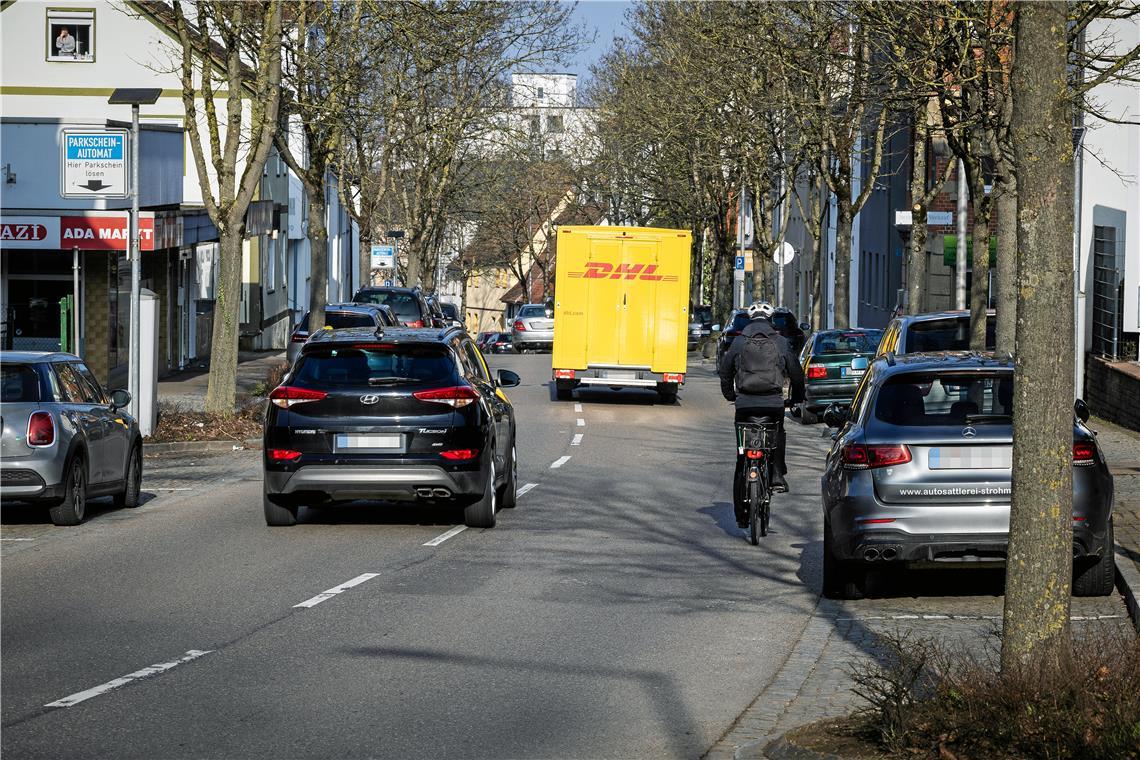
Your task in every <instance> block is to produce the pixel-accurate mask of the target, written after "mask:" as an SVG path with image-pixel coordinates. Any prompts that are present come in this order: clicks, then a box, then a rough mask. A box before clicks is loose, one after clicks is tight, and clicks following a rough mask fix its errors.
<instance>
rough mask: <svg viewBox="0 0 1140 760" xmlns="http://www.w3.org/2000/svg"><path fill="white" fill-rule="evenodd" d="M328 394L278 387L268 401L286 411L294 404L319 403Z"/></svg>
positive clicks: (289, 386) (271, 393) (307, 389)
mask: <svg viewBox="0 0 1140 760" xmlns="http://www.w3.org/2000/svg"><path fill="white" fill-rule="evenodd" d="M328 395H329V394H327V393H325V392H324V391H314V390H312V389H310V388H296V387H294V386H292V385H280V386H278V387H276V388H274V389H273V391H272V392H270V394H269V401H270V402H271V403H272V404H273V405H274V406H279V407H281V408H282V409H288V408H289V407H291V406H293V405H294V404H304V403H306V402H309V401H320V400H322V399H324V398H327V397H328Z"/></svg>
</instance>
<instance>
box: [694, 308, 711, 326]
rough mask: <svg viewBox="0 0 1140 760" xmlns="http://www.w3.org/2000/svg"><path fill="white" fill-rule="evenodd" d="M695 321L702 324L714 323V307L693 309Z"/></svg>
mask: <svg viewBox="0 0 1140 760" xmlns="http://www.w3.org/2000/svg"><path fill="white" fill-rule="evenodd" d="M693 319H694V320H695V321H697V322H701V323H702V324H703V323H705V322H712V307H711V306H698V307H697V308H695V309H693Z"/></svg>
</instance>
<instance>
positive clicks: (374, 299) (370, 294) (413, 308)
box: [352, 290, 423, 322]
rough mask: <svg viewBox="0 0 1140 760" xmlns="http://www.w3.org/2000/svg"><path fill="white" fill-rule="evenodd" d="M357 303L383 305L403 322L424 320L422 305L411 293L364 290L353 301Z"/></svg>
mask: <svg viewBox="0 0 1140 760" xmlns="http://www.w3.org/2000/svg"><path fill="white" fill-rule="evenodd" d="M352 300H353V301H356V302H357V303H381V304H384V305H385V306H389V307H391V309H392V311H394V312H395V313H396V318H397V319H399V320H400V321H401V322H417V321H419V320H420V319H423V316H422V315H421V314H420V305H419V302H418V301H417V300H416V297H415V296H414V295H412V294H411V293H397V292H394V291H391V290H362V291H360V292H359V293H357V294H356V297H355V298H353V299H352Z"/></svg>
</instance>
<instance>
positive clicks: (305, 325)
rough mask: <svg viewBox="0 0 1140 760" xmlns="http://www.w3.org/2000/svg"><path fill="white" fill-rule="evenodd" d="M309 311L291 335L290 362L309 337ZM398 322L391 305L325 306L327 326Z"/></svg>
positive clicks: (393, 323)
mask: <svg viewBox="0 0 1140 760" xmlns="http://www.w3.org/2000/svg"><path fill="white" fill-rule="evenodd" d="M310 316H311V315H310V313H309V312H307V311H306V312H305V316H303V317H302V318H301V321H300V322H298V323H297V327H296V329H295V330H293V334H292V335H291V336H290V337H289V349H288V351H286V354H285V356H286V358H287V359H288V360H289V363H290V364H292V363H293V362H295V361H297V357H298V356H300V355H301V346H302V344H304V342H305V341H307V340H308V339H309V317H310ZM397 324H398V322H397V320H396V315H395V314H394V313H393V312H392V309H391V307H389V306H386V305H384V304H359V303H334V304H329V305H328V306H326V307H325V327H331V328H333V329H334V330H341V329H344V328H347V327H371V328H372V329H373V330H375V329H376V328H377V327H395V326H396V325H397Z"/></svg>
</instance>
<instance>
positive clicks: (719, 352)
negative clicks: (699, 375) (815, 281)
mask: <svg viewBox="0 0 1140 760" xmlns="http://www.w3.org/2000/svg"><path fill="white" fill-rule="evenodd" d="M748 322H749V319H748V312H747V311H745V310H744V309H737V310H735V311H733V312H732V314H730V315H729V318H728V321H727V323H726V324H725V327H724V331H723V332H722V333H721V334H720V340H719V341H717V345H716V366H717V368H718V369H719V367H720V360H721V357H722V356H724V355H725V353H727V351H728V349H729V347H730V346H731V345H732V342H733V341H734V340H736V339H737V338H738V337H740V333H741V332H743V331H744V328H745V327H746V326H747V325H748ZM772 326H773V327H774V328H776V332H778V333H780V335H783V336H784V338H785V339H787V341H788V346H789V347H790V348H791V349H792V352H793V353H795V354H798V353H799V352H800V351H801V350H802V349H803V347H804V331H805V330H809V329H811V327H810V326H809V325H808V324H807V323H806V322H805V323H803V324H796V315H795V314H793V313H792V312H791V311H789V310H788V309H785V308H784V307H782V306H781V307H780V308H778V309H776V313H775V314H773V315H772Z"/></svg>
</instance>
